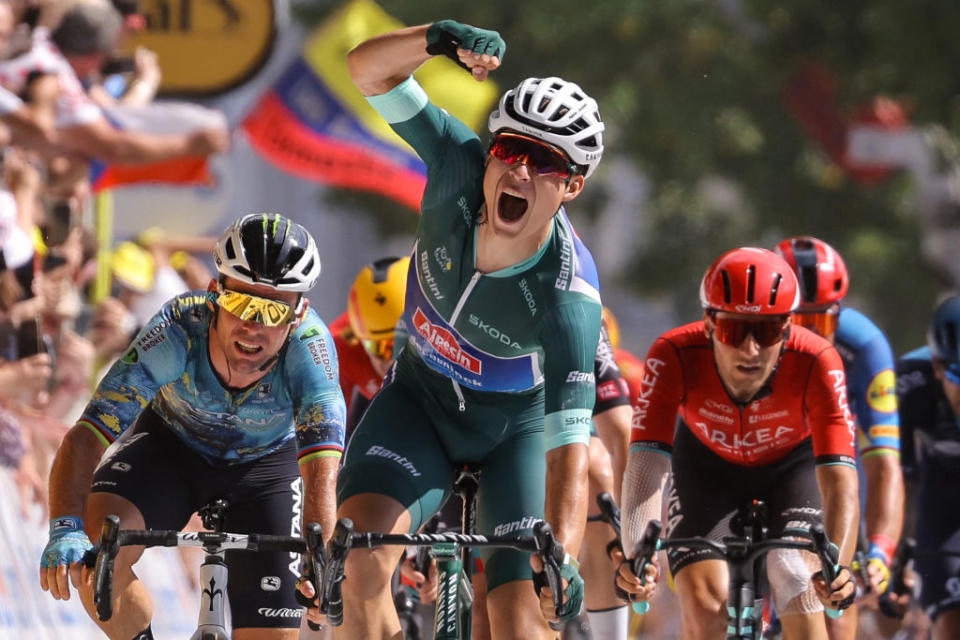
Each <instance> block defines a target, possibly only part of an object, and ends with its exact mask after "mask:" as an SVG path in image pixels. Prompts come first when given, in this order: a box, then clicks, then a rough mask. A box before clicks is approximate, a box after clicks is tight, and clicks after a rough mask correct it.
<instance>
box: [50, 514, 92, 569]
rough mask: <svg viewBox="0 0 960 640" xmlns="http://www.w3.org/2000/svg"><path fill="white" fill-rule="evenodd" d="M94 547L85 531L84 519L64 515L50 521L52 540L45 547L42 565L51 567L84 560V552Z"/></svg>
mask: <svg viewBox="0 0 960 640" xmlns="http://www.w3.org/2000/svg"><path fill="white" fill-rule="evenodd" d="M92 548H93V545H92V544H90V538H88V537H87V534H86V533H84V531H83V520H81V519H80V518H75V517H73V516H63V517H62V518H54V519H53V520H51V521H50V541H49V542H47V546H46V547H44V548H43V554H42V555H41V556H40V567H41V568H43V569H49V568H51V567H59V566H60V565H71V564H73V563H75V562H82V561H83V554H84V553H86V552H87V551H89V550H90V549H92Z"/></svg>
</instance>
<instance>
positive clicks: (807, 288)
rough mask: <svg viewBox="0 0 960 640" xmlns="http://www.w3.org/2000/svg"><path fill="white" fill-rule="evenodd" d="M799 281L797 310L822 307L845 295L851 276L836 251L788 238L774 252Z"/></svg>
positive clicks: (820, 243) (818, 243)
mask: <svg viewBox="0 0 960 640" xmlns="http://www.w3.org/2000/svg"><path fill="white" fill-rule="evenodd" d="M774 251H776V252H777V253H778V254H780V255H781V256H783V259H784V260H786V261H787V264H789V265H790V268H791V269H793V272H794V273H795V274H797V280H799V281H800V307H801V309H802V308H804V307H823V306H826V305H829V304H832V303H834V302H838V301H840V300H842V299H843V297H844V296H846V295H847V289H849V288H850V276H849V275H848V274H847V265H845V264H844V263H843V258H841V257H840V254H839V253H837V251H836V249H834V248H833V247H831V246H830V245H828V244H827V243H826V242H824V241H823V240H818V239H817V238H814V237H812V236H797V237H794V238H787V239H786V240H784V241H783V242H781V243H780V244H778V245H777V246H776V248H775V249H774Z"/></svg>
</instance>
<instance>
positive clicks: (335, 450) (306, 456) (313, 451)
mask: <svg viewBox="0 0 960 640" xmlns="http://www.w3.org/2000/svg"><path fill="white" fill-rule="evenodd" d="M342 456H343V447H342V446H340V445H339V444H337V443H336V442H319V443H317V444H315V445H312V446H309V447H307V448H305V449H301V451H300V453H299V454H298V455H297V462H298V463H299V464H303V463H304V462H309V461H310V460H316V459H317V458H328V457H330V458H340V457H342Z"/></svg>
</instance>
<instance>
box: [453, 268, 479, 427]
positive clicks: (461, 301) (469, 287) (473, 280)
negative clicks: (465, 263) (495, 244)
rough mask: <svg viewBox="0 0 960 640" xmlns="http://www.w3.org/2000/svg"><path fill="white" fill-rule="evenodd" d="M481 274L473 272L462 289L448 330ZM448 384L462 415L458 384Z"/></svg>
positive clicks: (461, 392) (463, 407)
mask: <svg viewBox="0 0 960 640" xmlns="http://www.w3.org/2000/svg"><path fill="white" fill-rule="evenodd" d="M482 275H483V274H482V273H480V272H479V271H474V272H473V275H472V276H470V282H468V283H467V286H466V287H465V288H464V290H463V293H461V294H460V299H459V300H457V306H456V307H454V308H453V313H452V314H450V320H449V321H448V322H449V324H450V328H453V325H455V324H456V322H457V318H458V317H459V316H460V312H461V311H463V305H465V304H467V298H469V297H470V294H471V293H472V292H473V288H474V287H476V286H477V281H478V280H479V279H480V276H482ZM450 382H451V383H453V392H454V393H456V394H457V402H458V403H459V404H458V405H457V407H458V408H459V409H460V413H463V412H464V411H466V410H467V403H466V401H465V400H464V399H463V391H461V390H460V384H459V383H458V382H457V381H456V380H454V379H453V378H450Z"/></svg>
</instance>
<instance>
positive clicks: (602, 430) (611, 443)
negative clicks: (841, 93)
mask: <svg viewBox="0 0 960 640" xmlns="http://www.w3.org/2000/svg"><path fill="white" fill-rule="evenodd" d="M632 418H633V409H632V408H631V407H630V405H620V406H618V407H613V408H612V409H608V410H607V411H604V412H603V413H600V414H597V415H595V416H594V417H593V424H594V426H595V427H596V429H597V435H598V436H600V440H601V441H602V442H603V445H604V446H605V447H606V448H607V451H608V452H609V453H610V464H611V466H612V467H613V479H614V481H613V497H614V500H616V501H617V504H620V503H621V502H620V486H621V484H622V480H623V473H624V471H625V470H626V468H627V451H629V449H630V421H631V419H632ZM590 499H591V500H593V496H590Z"/></svg>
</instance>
